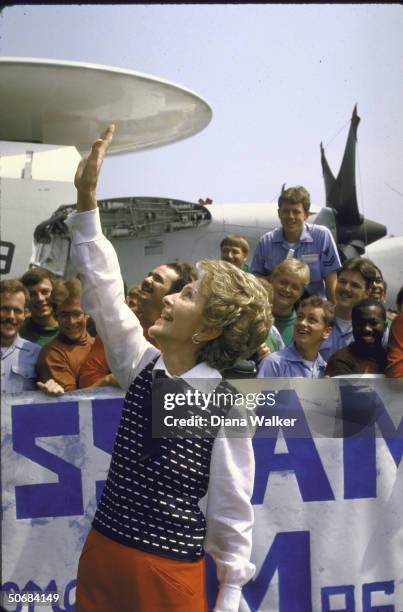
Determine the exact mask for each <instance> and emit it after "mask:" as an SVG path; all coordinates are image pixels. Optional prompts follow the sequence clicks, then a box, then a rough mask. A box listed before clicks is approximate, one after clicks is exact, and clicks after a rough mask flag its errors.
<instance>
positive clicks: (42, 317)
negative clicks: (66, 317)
mask: <svg viewBox="0 0 403 612" xmlns="http://www.w3.org/2000/svg"><path fill="white" fill-rule="evenodd" d="M21 282H22V284H23V285H24V286H25V287H26V289H27V290H28V293H29V300H28V303H27V305H28V309H29V313H30V316H28V317H27V318H26V319H25V321H24V323H23V325H22V327H21V330H20V335H21V337H22V338H25V339H26V340H30V341H31V342H35V343H36V344H39V345H40V346H45V344H47V343H48V342H50V341H51V340H53V338H55V337H56V336H57V334H58V332H59V328H58V325H57V321H56V319H55V316H54V310H53V302H52V290H53V282H54V277H53V275H52V273H51V272H49V271H48V270H45V268H39V267H36V268H32V269H30V270H28V272H25V274H24V275H23V276H22V277H21Z"/></svg>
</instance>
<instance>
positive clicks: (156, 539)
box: [92, 360, 230, 561]
mask: <svg viewBox="0 0 403 612" xmlns="http://www.w3.org/2000/svg"><path fill="white" fill-rule="evenodd" d="M155 361H156V360H152V361H151V362H150V363H149V364H148V365H147V366H146V367H145V368H144V370H142V372H141V373H140V374H139V375H138V376H137V377H136V378H135V380H134V381H133V382H132V384H131V386H130V388H129V390H128V392H127V394H126V398H125V401H124V405H123V409H122V416H121V420H120V425H119V429H118V433H117V435H116V440H115V446H114V449H113V454H112V460H111V465H110V468H109V473H108V478H107V481H106V483H105V486H104V490H103V493H102V496H101V499H100V502H99V504H98V508H97V511H96V514H95V517H94V520H93V523H92V525H93V527H94V528H95V529H96V530H97V531H99V532H100V533H102V534H103V535H105V536H106V537H108V538H111V539H112V540H115V541H117V542H120V543H121V544H125V545H127V546H131V547H133V548H138V549H140V550H144V551H146V552H149V553H152V554H157V555H161V556H165V557H169V558H172V559H180V560H185V561H196V560H198V559H200V558H201V557H202V556H203V554H204V549H203V541H204V539H205V536H206V522H205V518H204V515H203V513H202V511H201V510H200V508H199V505H198V502H199V501H200V499H201V498H202V497H204V495H205V494H206V492H207V488H208V482H209V472H210V459H211V451H212V447H213V443H214V438H203V437H200V438H199V437H197V438H163V439H158V440H157V441H156V440H155V439H154V440H153V439H152V436H151V425H152V423H151V414H152V370H153V367H154V364H155ZM229 390H230V389H229V386H228V384H227V383H223V382H222V383H220V385H218V387H217V389H216V392H226V391H227V392H228V391H229ZM229 408H230V407H228V408H226V409H223V410H222V411H221V414H222V415H224V414H226V413H227V412H228V410H229ZM207 410H209V409H207ZM215 414H217V409H216V408H215Z"/></svg>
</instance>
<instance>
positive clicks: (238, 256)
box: [220, 234, 249, 272]
mask: <svg viewBox="0 0 403 612" xmlns="http://www.w3.org/2000/svg"><path fill="white" fill-rule="evenodd" d="M220 253H221V259H222V260H223V261H228V263H231V264H233V265H234V266H236V267H237V268H239V269H240V270H244V272H248V269H249V268H248V264H247V263H246V258H247V257H248V254H249V243H248V241H247V240H246V238H244V237H243V236H239V235H238V234H228V236H225V238H223V240H221V243H220Z"/></svg>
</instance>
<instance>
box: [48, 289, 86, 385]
mask: <svg viewBox="0 0 403 612" xmlns="http://www.w3.org/2000/svg"><path fill="white" fill-rule="evenodd" d="M80 296H81V283H80V281H79V280H78V279H77V278H71V279H69V280H67V281H57V282H55V283H54V287H53V298H54V303H55V307H56V313H55V316H56V320H57V322H58V324H59V333H58V335H57V336H56V338H54V339H53V340H52V341H51V342H49V344H47V345H46V346H44V347H43V348H42V350H41V352H40V353H39V358H38V362H37V371H38V375H39V379H40V380H41V381H42V382H46V381H47V380H48V379H49V378H53V379H54V380H55V381H56V382H57V383H59V385H61V386H62V387H63V389H64V391H66V392H67V391H74V390H75V389H77V388H78V377H79V371H80V368H81V365H82V364H83V363H84V362H85V360H86V359H87V357H88V354H89V352H90V350H91V346H92V343H93V342H94V339H93V338H91V336H90V335H89V334H88V333H87V328H86V322H87V317H86V315H85V313H84V311H83V310H82V308H81V304H80Z"/></svg>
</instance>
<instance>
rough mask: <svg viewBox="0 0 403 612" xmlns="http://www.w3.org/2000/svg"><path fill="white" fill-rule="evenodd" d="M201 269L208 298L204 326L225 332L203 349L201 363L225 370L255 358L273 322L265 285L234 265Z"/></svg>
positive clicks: (202, 264) (206, 263) (202, 265)
mask: <svg viewBox="0 0 403 612" xmlns="http://www.w3.org/2000/svg"><path fill="white" fill-rule="evenodd" d="M197 269H198V271H199V274H200V291H201V293H202V295H203V296H204V298H205V299H206V304H205V306H204V309H203V320H204V323H205V324H206V326H208V327H219V328H221V329H222V333H221V334H220V336H218V338H215V339H214V340H211V341H209V342H206V343H205V344H203V345H202V346H201V348H200V352H199V354H198V361H205V362H206V363H208V365H210V366H212V367H214V368H217V369H218V370H222V369H224V368H228V367H231V366H232V365H233V364H234V363H235V361H236V360H237V359H239V358H242V357H249V356H250V355H252V354H253V353H254V352H255V351H256V349H257V348H258V347H259V346H260V345H261V344H262V343H263V342H264V341H265V339H266V337H267V334H268V332H269V329H270V327H271V325H272V323H273V318H272V314H271V307H270V303H269V300H268V296H267V292H266V291H265V289H264V287H263V286H262V285H261V283H260V282H259V281H258V280H257V279H256V278H255V277H254V276H253V275H252V274H248V273H247V272H243V271H242V270H240V269H239V268H237V267H236V266H234V265H233V264H230V263H227V262H226V261H214V260H203V261H201V262H199V263H198V264H197Z"/></svg>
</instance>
